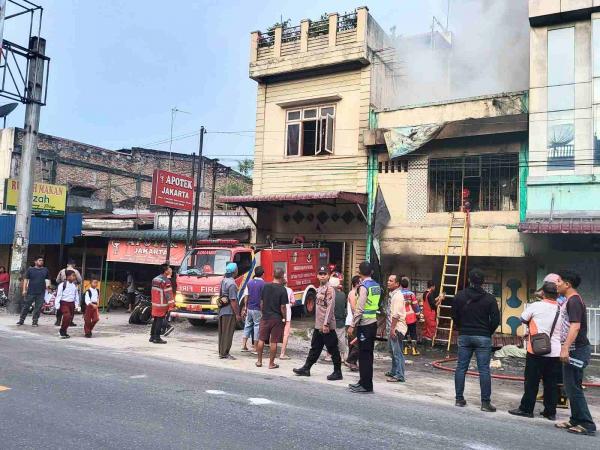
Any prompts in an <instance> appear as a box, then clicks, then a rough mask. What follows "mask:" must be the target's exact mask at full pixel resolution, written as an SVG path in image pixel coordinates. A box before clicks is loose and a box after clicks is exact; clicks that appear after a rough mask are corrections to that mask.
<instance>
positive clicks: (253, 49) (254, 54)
mask: <svg viewBox="0 0 600 450" xmlns="http://www.w3.org/2000/svg"><path fill="white" fill-rule="evenodd" d="M259 35H260V31H253V32H252V33H250V63H255V62H256V59H257V58H258V36H259Z"/></svg>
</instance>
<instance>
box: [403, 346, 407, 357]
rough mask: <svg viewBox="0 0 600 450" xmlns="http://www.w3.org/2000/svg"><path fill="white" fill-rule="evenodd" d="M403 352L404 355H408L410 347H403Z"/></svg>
mask: <svg viewBox="0 0 600 450" xmlns="http://www.w3.org/2000/svg"><path fill="white" fill-rule="evenodd" d="M402 354H403V355H404V356H407V355H408V347H404V348H403V349H402Z"/></svg>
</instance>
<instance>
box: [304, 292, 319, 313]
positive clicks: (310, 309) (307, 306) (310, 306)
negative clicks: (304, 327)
mask: <svg viewBox="0 0 600 450" xmlns="http://www.w3.org/2000/svg"><path fill="white" fill-rule="evenodd" d="M316 300H317V293H316V292H315V291H310V292H309V293H308V294H306V298H305V299H304V315H305V316H307V317H312V316H313V315H314V314H315V302H316Z"/></svg>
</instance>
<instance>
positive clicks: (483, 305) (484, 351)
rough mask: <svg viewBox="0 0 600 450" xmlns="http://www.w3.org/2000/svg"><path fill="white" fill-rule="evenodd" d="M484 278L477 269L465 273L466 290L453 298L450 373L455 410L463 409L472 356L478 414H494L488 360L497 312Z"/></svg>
mask: <svg viewBox="0 0 600 450" xmlns="http://www.w3.org/2000/svg"><path fill="white" fill-rule="evenodd" d="M483 282H484V274H483V272H482V271H481V270H479V269H472V270H471V271H470V272H469V283H470V286H469V287H468V288H466V289H464V290H462V291H460V292H459V293H458V294H456V297H454V299H453V302H452V318H453V319H454V321H455V323H456V327H457V329H458V333H459V336H458V362H457V364H456V372H455V373H454V388H455V390H456V406H467V401H466V400H465V398H464V396H463V393H464V391H465V375H466V374H467V370H468V369H469V363H470V362H471V357H472V356H473V353H475V357H476V358H477V370H478V371H479V386H480V389H481V410H482V411H486V412H495V411H496V408H495V407H494V406H493V405H492V404H491V395H492V377H491V375H490V358H491V355H492V335H493V334H494V332H495V331H496V328H498V325H500V311H499V310H498V303H496V299H495V298H494V297H493V296H492V295H491V294H489V293H487V292H486V291H484V290H483V288H482V287H481V285H482V284H483Z"/></svg>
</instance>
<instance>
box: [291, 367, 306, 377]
mask: <svg viewBox="0 0 600 450" xmlns="http://www.w3.org/2000/svg"><path fill="white" fill-rule="evenodd" d="M292 370H293V372H294V373H295V374H296V375H298V376H299V377H310V369H307V368H306V367H300V368H299V369H292Z"/></svg>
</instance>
